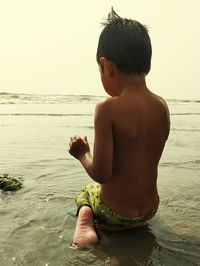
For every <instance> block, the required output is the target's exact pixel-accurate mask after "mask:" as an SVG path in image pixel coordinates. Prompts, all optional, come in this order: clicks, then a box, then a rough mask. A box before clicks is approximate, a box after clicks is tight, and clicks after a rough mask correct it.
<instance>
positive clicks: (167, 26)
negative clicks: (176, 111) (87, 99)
mask: <svg viewBox="0 0 200 266" xmlns="http://www.w3.org/2000/svg"><path fill="white" fill-rule="evenodd" d="M111 6H113V7H114V10H115V11H116V12H117V13H118V14H119V15H120V16H121V17H126V18H132V19H135V20H138V21H140V22H141V23H143V24H145V25H147V26H148V29H149V33H150V37H151V41H152V48H153V56H152V69H151V72H150V73H149V74H148V76H147V86H148V88H149V89H151V90H152V91H153V92H154V93H156V94H159V95H160V96H162V97H164V98H166V99H171V98H173V99H194V100H196V99H198V100H199V99H200V75H199V71H200V51H199V49H200V16H199V10H200V1H199V0H190V1H189V0H168V1H160V0H151V1H149V0H140V1H134V0H123V1H119V0H118V1H116V0H95V1H94V0H84V1H77V0H74V1H69V0H17V1H16V0H6V1H3V0H1V1H0V92H12V93H42V94H90V95H106V94H105V92H104V90H103V87H102V85H101V81H100V76H99V71H98V66H97V63H96V48H97V43H98V38H99V35H100V33H101V30H102V26H101V25H100V23H101V22H102V21H103V20H104V19H106V18H107V15H108V13H109V12H110V9H111Z"/></svg>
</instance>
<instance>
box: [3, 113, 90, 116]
mask: <svg viewBox="0 0 200 266" xmlns="http://www.w3.org/2000/svg"><path fill="white" fill-rule="evenodd" d="M0 116H93V114H77V113H73V114H53V113H48V114H46V113H38V114H37V113H10V114H0Z"/></svg>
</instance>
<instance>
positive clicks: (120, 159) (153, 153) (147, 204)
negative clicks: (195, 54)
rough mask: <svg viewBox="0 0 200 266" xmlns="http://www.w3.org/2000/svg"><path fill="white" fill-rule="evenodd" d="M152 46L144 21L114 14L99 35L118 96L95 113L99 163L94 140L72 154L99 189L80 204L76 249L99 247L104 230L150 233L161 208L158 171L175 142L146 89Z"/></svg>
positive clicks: (100, 53)
mask: <svg viewBox="0 0 200 266" xmlns="http://www.w3.org/2000/svg"><path fill="white" fill-rule="evenodd" d="M151 52H152V50H151V42H150V38H149V35H148V31H147V29H146V28H145V27H144V26H143V25H142V24H140V23H139V22H137V21H134V20H131V19H122V18H120V17H119V16H118V15H117V14H116V13H115V12H114V11H113V10H112V12H111V14H110V15H109V18H108V20H107V22H106V23H105V25H104V29H103V31H102V33H101V35H100V38H99V43H98V48H97V62H98V65H99V69H100V75H101V81H102V84H103V87H104V89H105V91H106V92H107V93H108V94H109V95H110V96H111V97H109V98H108V99H106V100H105V101H103V102H100V103H98V104H97V106H96V110H95V122H94V123H95V139H94V149H93V155H92V154H91V153H90V147H89V144H88V141H87V138H86V137H84V138H81V137H79V136H74V137H71V138H70V143H69V146H70V148H69V152H70V154H71V155H73V156H74V157H75V158H76V159H78V160H79V161H80V162H81V164H82V165H83V167H84V168H85V170H86V172H87V173H88V175H89V176H90V177H91V179H93V180H94V181H95V182H93V183H92V184H89V185H87V186H86V187H85V188H84V189H83V190H82V192H81V193H80V194H79V195H78V196H77V198H76V203H77V207H78V219H77V224H76V230H75V234H74V239H73V243H74V245H76V246H77V247H80V246H82V245H86V244H94V243H95V242H97V241H98V237H97V234H96V231H95V225H96V224H95V221H97V222H98V226H100V227H101V228H105V229H108V230H109V229H111V230H124V229H129V228H133V227H136V226H143V225H145V222H146V221H147V220H148V219H150V218H152V217H153V216H154V215H155V213H156V211H157V209H158V204H159V196H158V190H157V168H158V163H159V160H160V157H161V155H162V152H163V148H164V146H165V142H166V140H167V138H168V135H169V128H170V120H169V112H168V108H167V105H166V103H165V101H164V100H163V99H162V98H161V97H159V96H157V95H155V94H153V93H152V92H151V91H150V90H149V89H148V88H147V86H146V82H145V77H146V75H147V74H148V72H149V71H150V67H151Z"/></svg>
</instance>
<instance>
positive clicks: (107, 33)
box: [96, 9, 152, 74]
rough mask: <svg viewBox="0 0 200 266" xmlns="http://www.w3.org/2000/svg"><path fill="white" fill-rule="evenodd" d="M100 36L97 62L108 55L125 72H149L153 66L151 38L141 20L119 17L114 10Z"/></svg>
mask: <svg viewBox="0 0 200 266" xmlns="http://www.w3.org/2000/svg"><path fill="white" fill-rule="evenodd" d="M103 25H104V29H103V31H102V32H101V35H100V37H99V43H98V47H97V55H96V58H97V62H98V63H99V60H100V58H101V57H106V58H107V59H108V60H109V61H111V62H113V63H114V64H115V65H116V67H117V69H118V70H119V71H120V72H123V73H125V74H141V73H147V72H148V71H149V70H150V68H151V54H152V48H151V40H150V37H149V34H148V30H147V28H146V27H145V26H144V25H142V24H141V23H140V22H138V21H136V20H132V19H126V18H121V17H119V16H118V15H117V14H116V13H115V12H114V10H113V9H112V10H111V13H109V15H108V19H107V21H106V22H105V23H103Z"/></svg>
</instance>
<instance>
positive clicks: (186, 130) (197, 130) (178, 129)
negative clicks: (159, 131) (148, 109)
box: [170, 128, 200, 132]
mask: <svg viewBox="0 0 200 266" xmlns="http://www.w3.org/2000/svg"><path fill="white" fill-rule="evenodd" d="M170 130H171V131H184V132H200V129H196V128H195V129H188V128H171V129H170Z"/></svg>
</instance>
